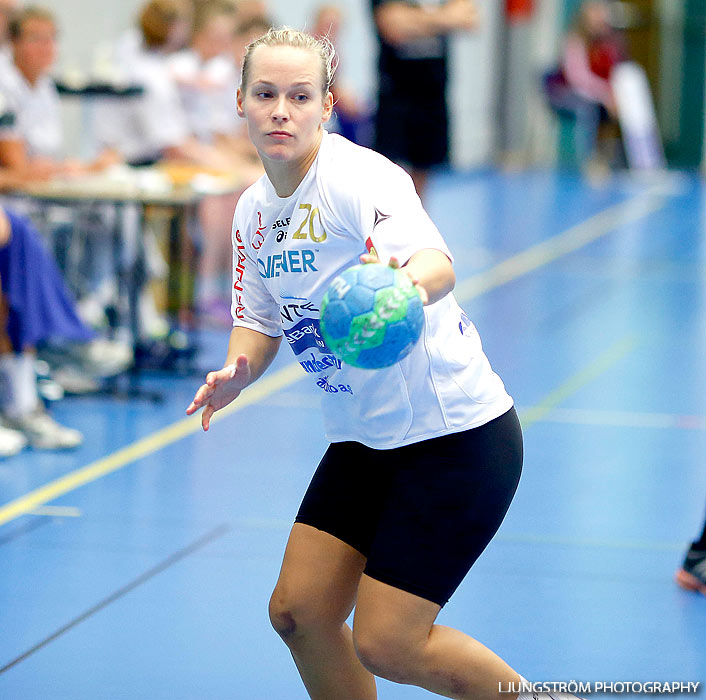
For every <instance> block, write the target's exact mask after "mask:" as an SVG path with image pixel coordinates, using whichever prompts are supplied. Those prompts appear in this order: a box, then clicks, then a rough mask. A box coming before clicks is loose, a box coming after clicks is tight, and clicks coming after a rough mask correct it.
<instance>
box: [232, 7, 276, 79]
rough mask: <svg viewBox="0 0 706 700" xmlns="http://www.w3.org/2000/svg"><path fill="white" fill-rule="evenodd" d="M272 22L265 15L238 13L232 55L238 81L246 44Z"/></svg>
mask: <svg viewBox="0 0 706 700" xmlns="http://www.w3.org/2000/svg"><path fill="white" fill-rule="evenodd" d="M273 25H274V22H273V21H272V20H271V19H270V18H269V17H267V16H266V15H256V14H253V15H246V16H245V17H243V16H242V15H240V14H239V15H238V26H237V28H236V30H235V44H234V47H233V56H234V58H235V64H236V67H237V70H238V83H240V72H241V70H242V68H243V57H244V56H245V49H246V48H247V46H248V44H250V43H251V42H253V41H255V39H257V38H258V37H261V36H262V35H263V34H267V32H268V31H269V29H270V28H271V27H272V26H273Z"/></svg>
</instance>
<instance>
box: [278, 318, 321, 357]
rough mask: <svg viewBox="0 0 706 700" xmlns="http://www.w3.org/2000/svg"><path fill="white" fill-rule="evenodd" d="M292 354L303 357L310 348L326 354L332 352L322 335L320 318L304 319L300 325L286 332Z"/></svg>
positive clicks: (285, 335)
mask: <svg viewBox="0 0 706 700" xmlns="http://www.w3.org/2000/svg"><path fill="white" fill-rule="evenodd" d="M284 337H285V338H286V339H287V342H288V343H289V345H290V347H291V348H292V352H293V353H294V354H295V355H301V354H302V353H303V352H306V351H307V350H309V348H318V349H320V350H323V351H325V352H331V351H330V350H329V349H328V348H327V347H326V343H325V342H324V339H323V337H322V335H321V329H320V327H319V319H318V318H303V319H302V320H301V321H299V323H297V324H296V325H294V326H292V327H291V328H289V329H287V330H285V331H284Z"/></svg>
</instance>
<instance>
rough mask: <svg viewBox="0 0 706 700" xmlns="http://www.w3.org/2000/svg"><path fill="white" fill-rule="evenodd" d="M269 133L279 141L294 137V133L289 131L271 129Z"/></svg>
mask: <svg viewBox="0 0 706 700" xmlns="http://www.w3.org/2000/svg"><path fill="white" fill-rule="evenodd" d="M267 135H268V136H269V137H270V138H273V139H275V140H277V141H285V140H286V139H290V138H292V134H290V133H289V132H288V131H270V132H269V133H268V134H267Z"/></svg>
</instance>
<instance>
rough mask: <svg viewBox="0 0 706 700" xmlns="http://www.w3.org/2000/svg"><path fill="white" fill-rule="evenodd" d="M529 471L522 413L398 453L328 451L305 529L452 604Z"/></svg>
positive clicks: (351, 448)
mask: <svg viewBox="0 0 706 700" xmlns="http://www.w3.org/2000/svg"><path fill="white" fill-rule="evenodd" d="M521 470H522V432H521V429H520V423H519V420H518V418H517V413H516V412H515V409H514V408H513V409H510V411H508V412H507V413H505V414H504V415H502V416H500V417H499V418H496V419H495V420H493V421H490V423H487V424H485V425H483V426H481V427H479V428H474V429H472V430H466V431H464V432H460V433H453V434H451V435H444V436H442V437H437V438H432V439H430V440H424V441H422V442H417V443H414V444H411V445H405V446H404V447H397V448H394V449H391V450H375V449H372V448H370V447H366V446H365V445H361V444H360V443H358V442H337V443H333V444H331V445H330V446H329V448H328V450H327V451H326V454H325V455H324V457H323V459H322V460H321V463H320V464H319V467H318V469H317V470H316V473H315V474H314V477H313V479H312V480H311V484H310V485H309V488H308V490H307V492H306V494H305V495H304V499H303V501H302V504H301V507H300V509H299V513H298V514H297V517H296V522H298V523H303V524H305V525H311V526H312V527H315V528H317V529H318V530H323V531H324V532H327V533H329V534H330V535H333V536H334V537H337V538H338V539H340V540H342V541H343V542H345V543H346V544H349V545H350V546H351V547H353V548H355V549H357V550H358V551H359V552H360V553H361V554H363V555H364V556H365V557H367V563H366V567H365V573H366V574H367V575H368V576H371V577H372V578H374V579H377V580H379V581H382V582H383V583H387V584H389V585H391V586H395V587H396V588H400V589H402V590H404V591H407V592H409V593H413V594H415V595H417V596H420V597H422V598H425V599H427V600H430V601H432V602H434V603H437V604H439V605H442V606H443V605H444V604H445V603H446V602H447V601H448V599H449V598H450V597H451V594H452V593H453V592H454V591H455V590H456V588H457V587H458V585H459V584H460V583H461V581H462V580H463V578H464V576H465V575H466V574H467V573H468V570H469V569H470V568H471V566H473V564H474V562H475V561H476V559H477V558H478V557H479V556H480V554H481V552H482V551H483V550H484V549H485V547H486V546H487V544H488V542H490V540H491V538H492V537H493V535H494V534H495V533H496V532H497V530H498V528H499V527H500V523H501V522H502V520H503V518H504V517H505V513H506V512H507V509H508V507H509V506H510V501H511V500H512V497H513V495H514V493H515V490H516V488H517V484H518V482H519V479H520V472H521Z"/></svg>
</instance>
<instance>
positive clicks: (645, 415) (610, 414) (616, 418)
mask: <svg viewBox="0 0 706 700" xmlns="http://www.w3.org/2000/svg"><path fill="white" fill-rule="evenodd" d="M518 410H519V411H523V410H525V411H527V410H531V409H529V408H527V409H518ZM542 422H544V423H573V424H576V425H605V426H611V427H616V428H655V429H663V430H669V429H676V430H706V416H697V415H680V414H676V413H675V414H673V413H649V412H644V411H604V410H597V409H591V408H554V409H552V410H551V411H550V412H549V413H548V414H547V415H545V416H544V417H543V418H542Z"/></svg>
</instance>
